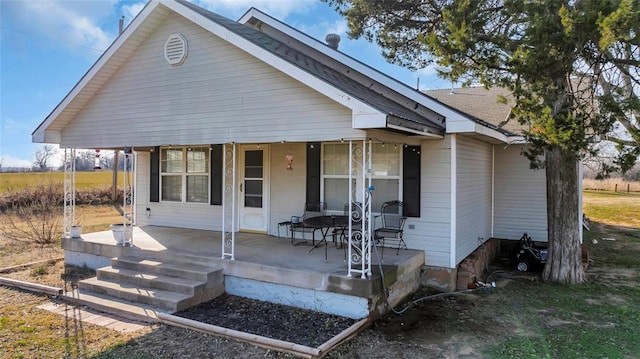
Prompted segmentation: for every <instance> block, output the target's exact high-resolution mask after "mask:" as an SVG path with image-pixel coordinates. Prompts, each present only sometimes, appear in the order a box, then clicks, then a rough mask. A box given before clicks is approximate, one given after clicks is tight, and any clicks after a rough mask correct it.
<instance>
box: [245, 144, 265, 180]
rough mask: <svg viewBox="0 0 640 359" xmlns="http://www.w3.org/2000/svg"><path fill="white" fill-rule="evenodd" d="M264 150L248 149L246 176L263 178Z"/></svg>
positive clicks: (246, 153)
mask: <svg viewBox="0 0 640 359" xmlns="http://www.w3.org/2000/svg"><path fill="white" fill-rule="evenodd" d="M262 165H263V163H262V150H254V151H246V152H245V155H244V177H245V178H262V170H263V168H262Z"/></svg>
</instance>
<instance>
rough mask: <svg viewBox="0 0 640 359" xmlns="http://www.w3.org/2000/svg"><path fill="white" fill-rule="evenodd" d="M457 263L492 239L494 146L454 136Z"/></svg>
mask: <svg viewBox="0 0 640 359" xmlns="http://www.w3.org/2000/svg"><path fill="white" fill-rule="evenodd" d="M456 143H457V148H456V158H457V160H456V163H457V167H458V168H457V169H456V173H457V175H456V178H457V181H456V194H457V195H456V239H455V240H456V258H455V260H456V264H458V263H460V261H462V260H463V259H464V258H466V257H467V256H468V255H469V254H471V253H472V252H473V251H474V250H475V249H476V248H478V246H479V245H480V241H479V240H478V238H482V239H483V241H486V240H488V239H489V238H491V210H492V209H491V189H492V183H491V181H492V179H491V177H492V171H493V168H492V156H493V154H492V152H493V146H492V145H490V144H488V143H485V142H481V141H478V140H475V139H472V138H470V137H465V136H461V135H458V136H457V142H456Z"/></svg>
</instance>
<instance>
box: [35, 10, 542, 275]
mask: <svg viewBox="0 0 640 359" xmlns="http://www.w3.org/2000/svg"><path fill="white" fill-rule="evenodd" d="M464 91H476V92H477V91H480V90H479V89H466V90H460V93H458V94H453V95H451V94H449V91H448V90H447V91H446V93H443V92H438V91H436V92H429V93H427V94H425V93H422V92H420V91H417V90H415V89H413V88H410V87H408V86H406V85H404V84H402V83H400V82H398V81H396V80H394V79H393V78H391V77H389V76H388V75H386V74H383V73H381V72H378V71H377V70H375V69H373V68H371V67H368V66H367V65H364V64H363V63H361V62H359V61H358V60H356V59H354V58H351V57H349V56H347V55H345V54H343V53H342V52H340V50H339V49H335V48H333V47H331V46H328V45H327V44H325V43H323V42H320V41H317V40H315V39H313V38H311V37H309V36H307V35H305V34H304V33H301V32H299V31H298V30H296V29H294V28H291V27H289V26H288V25H286V24H284V23H282V22H280V21H278V20H276V19H274V18H272V17H270V16H268V15H266V14H264V13H262V12H260V11H259V10H257V9H250V10H249V11H248V12H247V13H246V14H245V15H244V16H243V17H242V18H241V19H240V20H239V21H237V22H236V21H232V20H229V19H226V18H224V17H222V16H219V15H216V14H214V13H211V12H209V11H207V10H204V9H202V8H200V7H197V6H195V5H193V4H191V3H189V2H187V1H185V0H151V1H149V3H148V4H147V5H146V6H145V8H144V9H143V10H142V11H141V13H140V14H139V15H138V16H137V17H136V18H135V19H134V20H133V21H132V22H131V24H130V25H129V26H128V27H127V28H126V29H125V30H124V32H123V33H122V35H121V36H120V37H118V38H117V39H116V40H115V41H114V43H113V44H112V45H111V47H109V49H108V50H107V51H106V52H105V53H104V54H103V55H102V56H101V57H100V59H99V60H98V61H97V62H96V63H95V65H94V66H93V67H91V69H90V70H89V71H88V72H87V74H86V75H85V76H84V77H82V79H80V81H79V82H78V84H77V85H76V86H75V87H74V88H73V89H72V90H71V92H70V93H69V94H68V95H67V96H66V97H65V98H64V99H63V100H62V102H61V103H60V104H59V105H58V106H57V107H56V108H55V109H54V110H53V112H52V113H51V114H50V115H49V116H47V118H46V119H45V120H44V121H43V122H42V123H41V124H40V126H38V128H37V129H36V130H35V131H34V132H33V141H34V142H38V143H58V144H60V147H61V148H67V149H74V148H100V149H122V148H125V147H126V148H129V149H132V153H135V156H136V159H137V161H136V162H135V163H136V168H135V198H134V208H133V211H132V216H133V218H132V221H133V222H135V225H137V226H166V227H179V228H190V229H200V230H213V231H223V232H224V233H227V234H231V235H232V236H233V235H235V234H236V233H243V232H251V233H264V234H269V235H277V234H278V233H279V230H281V228H279V226H278V223H281V222H283V221H287V220H288V219H289V218H290V217H291V216H292V215H293V214H299V213H300V212H301V211H302V208H303V205H304V203H305V202H318V201H322V202H326V203H327V208H328V210H329V211H334V213H339V212H342V211H343V208H344V205H345V203H349V202H357V201H362V200H363V199H367V198H369V194H370V193H372V194H371V197H370V200H371V204H370V208H371V214H370V215H371V216H374V215H375V214H376V212H379V208H380V206H381V204H382V203H383V202H385V201H387V200H395V199H399V200H401V201H403V202H404V204H405V208H404V214H405V216H407V217H408V219H407V222H406V224H405V227H404V239H405V241H406V243H407V246H408V248H409V249H413V250H419V251H424V264H425V265H426V267H427V268H430V269H436V270H437V269H441V270H443V271H445V272H447V273H452V275H453V276H455V268H457V266H458V265H459V264H460V262H461V261H463V260H464V259H465V258H466V257H467V256H469V255H470V254H471V253H472V252H474V251H475V250H476V249H477V248H478V247H479V246H480V245H482V244H483V243H484V242H485V241H487V240H489V239H491V238H500V239H513V240H517V239H518V238H520V236H521V235H522V233H523V232H528V233H529V234H530V235H532V236H533V237H534V239H535V240H540V241H544V240H546V236H547V234H546V229H547V219H546V187H545V174H544V171H532V170H530V169H529V162H528V160H527V159H526V158H525V157H524V156H521V151H522V149H523V146H524V141H523V138H522V137H521V136H520V135H519V134H518V133H517V132H515V131H514V130H511V131H510V130H509V129H510V127H508V126H507V127H505V126H500V124H501V122H503V121H504V120H506V114H508V111H509V107H508V105H503V104H499V103H498V102H497V101H496V97H495V93H493V92H483V93H482V94H481V95H477V96H466V97H465V95H464V94H463V92H464ZM482 91H484V90H482ZM453 99H455V100H453ZM478 104H479V105H480V106H484V107H481V108H476V107H474V106H476V105H478ZM482 108H485V109H487V108H489V109H496V110H497V111H495V112H491V111H488V110H482ZM501 116H502V117H501ZM288 165H291V167H292V169H288V168H287V166H288ZM369 181H371V183H372V184H373V185H374V187H375V190H373V192H370V191H368V188H369ZM226 255H227V256H228V257H230V258H233V252H230V253H226ZM268 255H269V254H268V253H265V256H268ZM345 266H346V264H345ZM356 272H357V273H361V272H360V271H356ZM361 274H363V275H364V274H366V273H361ZM451 282H452V283H454V282H455V278H452V281H451ZM448 285H449V284H446V283H445V285H444V286H445V287H446V286H448Z"/></svg>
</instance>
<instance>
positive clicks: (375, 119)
mask: <svg viewBox="0 0 640 359" xmlns="http://www.w3.org/2000/svg"><path fill="white" fill-rule="evenodd" d="M352 126H353V128H359V129H367V128H384V127H386V126H387V116H386V115H385V114H383V113H377V114H353V124H352Z"/></svg>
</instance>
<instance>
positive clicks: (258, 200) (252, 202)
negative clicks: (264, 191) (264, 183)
mask: <svg viewBox="0 0 640 359" xmlns="http://www.w3.org/2000/svg"><path fill="white" fill-rule="evenodd" d="M244 206H245V207H251V208H262V196H260V197H254V196H249V195H245V196H244Z"/></svg>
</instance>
